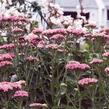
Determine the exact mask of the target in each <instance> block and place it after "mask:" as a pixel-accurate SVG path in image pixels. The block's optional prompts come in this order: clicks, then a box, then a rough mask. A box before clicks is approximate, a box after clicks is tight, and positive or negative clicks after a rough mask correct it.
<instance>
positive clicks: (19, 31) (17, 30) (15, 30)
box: [12, 27, 24, 34]
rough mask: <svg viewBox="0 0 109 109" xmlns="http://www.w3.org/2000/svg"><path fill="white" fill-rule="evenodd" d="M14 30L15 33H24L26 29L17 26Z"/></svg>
mask: <svg viewBox="0 0 109 109" xmlns="http://www.w3.org/2000/svg"><path fill="white" fill-rule="evenodd" d="M12 32H13V33H14V34H20V33H23V32H24V30H23V29H21V28H18V27H16V28H14V29H13V30H12Z"/></svg>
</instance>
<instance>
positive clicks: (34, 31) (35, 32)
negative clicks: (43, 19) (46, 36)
mask: <svg viewBox="0 0 109 109" xmlns="http://www.w3.org/2000/svg"><path fill="white" fill-rule="evenodd" d="M42 32H43V30H42V29H39V28H34V29H33V31H32V33H34V34H41V33H42Z"/></svg>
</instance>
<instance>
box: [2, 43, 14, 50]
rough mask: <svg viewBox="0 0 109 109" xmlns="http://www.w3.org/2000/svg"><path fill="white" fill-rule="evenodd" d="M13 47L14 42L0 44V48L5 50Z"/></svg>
mask: <svg viewBox="0 0 109 109" xmlns="http://www.w3.org/2000/svg"><path fill="white" fill-rule="evenodd" d="M14 48H15V45H14V44H12V43H11V44H4V45H1V46H0V49H5V50H12V49H14Z"/></svg>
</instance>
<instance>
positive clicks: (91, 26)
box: [85, 23, 96, 29]
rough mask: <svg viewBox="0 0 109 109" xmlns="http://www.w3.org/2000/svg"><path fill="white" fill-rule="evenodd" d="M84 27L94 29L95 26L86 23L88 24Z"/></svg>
mask: <svg viewBox="0 0 109 109" xmlns="http://www.w3.org/2000/svg"><path fill="white" fill-rule="evenodd" d="M85 27H88V28H92V29H93V28H96V24H94V23H88V24H86V25H85Z"/></svg>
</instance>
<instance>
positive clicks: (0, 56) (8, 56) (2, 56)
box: [0, 53, 15, 61]
mask: <svg viewBox="0 0 109 109" xmlns="http://www.w3.org/2000/svg"><path fill="white" fill-rule="evenodd" d="M14 57H15V55H14V54H12V53H5V54H0V61H6V60H8V61H11V60H12V59H13V58H14Z"/></svg>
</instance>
